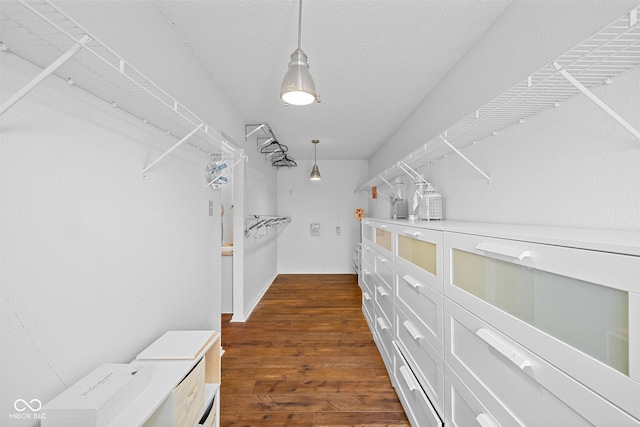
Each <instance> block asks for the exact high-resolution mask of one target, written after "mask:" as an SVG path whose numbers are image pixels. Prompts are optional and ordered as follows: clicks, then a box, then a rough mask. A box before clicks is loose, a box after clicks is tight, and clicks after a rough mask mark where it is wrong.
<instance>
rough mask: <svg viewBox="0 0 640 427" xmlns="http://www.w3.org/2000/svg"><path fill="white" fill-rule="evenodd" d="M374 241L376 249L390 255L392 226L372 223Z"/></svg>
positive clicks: (391, 250)
mask: <svg viewBox="0 0 640 427" xmlns="http://www.w3.org/2000/svg"><path fill="white" fill-rule="evenodd" d="M373 233H374V236H373V238H374V243H375V247H376V250H378V251H379V252H381V253H383V254H386V255H387V256H388V257H391V254H392V253H393V248H392V241H393V239H392V234H393V233H392V227H391V225H389V224H381V223H374V230H373Z"/></svg>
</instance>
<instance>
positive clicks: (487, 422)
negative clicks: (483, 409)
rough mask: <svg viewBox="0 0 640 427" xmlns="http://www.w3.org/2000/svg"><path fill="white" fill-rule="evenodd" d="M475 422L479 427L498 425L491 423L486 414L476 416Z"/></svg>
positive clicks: (495, 426) (496, 426) (494, 426)
mask: <svg viewBox="0 0 640 427" xmlns="http://www.w3.org/2000/svg"><path fill="white" fill-rule="evenodd" d="M476 421H477V422H478V424H480V426H481V427H498V425H497V424H496V423H494V422H493V419H492V418H491V417H490V416H489V415H487V414H480V415H478V416H477V417H476Z"/></svg>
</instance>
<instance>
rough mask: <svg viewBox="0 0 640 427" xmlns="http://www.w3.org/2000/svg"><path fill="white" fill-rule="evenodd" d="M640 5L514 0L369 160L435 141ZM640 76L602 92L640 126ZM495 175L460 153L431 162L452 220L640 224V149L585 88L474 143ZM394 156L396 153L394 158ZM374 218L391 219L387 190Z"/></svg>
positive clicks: (474, 155) (377, 161) (378, 161)
mask: <svg viewBox="0 0 640 427" xmlns="http://www.w3.org/2000/svg"><path fill="white" fill-rule="evenodd" d="M633 5H637V2H634V1H632V2H629V1H590V2H574V1H553V2H549V1H515V2H514V3H512V4H511V5H510V6H509V7H508V8H507V9H506V11H505V12H504V13H503V14H502V15H501V16H500V17H499V18H498V20H497V21H496V22H495V24H494V25H493V26H492V27H491V28H490V29H489V30H488V31H487V32H486V33H485V34H484V36H483V37H482V38H481V39H480V40H479V41H478V42H477V43H476V44H475V45H474V46H473V47H472V49H471V50H470V51H469V52H468V53H467V54H466V55H465V56H464V57H463V58H462V59H461V60H460V61H459V63H458V64H457V65H456V66H455V67H454V69H453V70H452V71H451V72H450V73H449V74H448V75H447V76H446V77H445V78H444V79H443V80H442V82H441V83H440V84H439V86H438V87H437V88H436V89H435V90H434V91H433V92H432V93H431V94H430V95H429V96H428V97H427V98H426V99H425V101H424V102H423V103H422V104H421V105H420V106H419V108H418V109H417V110H416V111H415V112H414V113H413V114H412V115H411V116H410V117H408V118H407V120H406V121H405V123H403V125H402V126H401V127H400V128H399V129H398V130H397V131H396V132H395V134H394V135H393V136H392V137H391V138H390V139H389V140H388V141H387V142H386V143H385V145H384V146H383V147H382V148H381V150H379V151H378V152H377V153H376V155H375V156H374V157H373V158H372V159H371V161H370V169H371V171H372V172H374V171H380V170H382V169H384V168H385V167H388V166H390V165H391V164H393V161H396V160H398V159H400V158H401V157H403V156H404V155H406V154H408V153H409V152H411V151H412V150H414V149H415V148H417V147H418V146H419V145H420V144H423V143H425V142H427V141H428V140H430V139H431V138H432V137H433V136H435V135H437V133H439V132H442V131H444V130H445V129H446V127H447V126H449V125H451V124H453V123H455V122H456V121H458V120H459V119H461V118H462V117H464V116H466V115H467V114H469V113H470V112H472V111H474V110H475V109H477V108H479V107H481V106H482V105H483V104H484V103H486V102H488V101H490V100H491V99H493V98H494V97H496V96H498V95H499V94H501V93H502V92H504V91H505V90H506V89H509V88H510V87H512V86H514V85H515V84H516V83H518V82H519V81H521V80H524V79H526V77H527V75H528V74H529V73H531V72H534V71H536V70H538V69H539V68H541V67H543V66H544V65H545V64H547V63H549V62H550V61H552V60H553V59H555V58H556V57H557V56H559V55H560V54H562V53H563V52H565V51H566V50H568V49H570V48H571V47H573V46H574V45H576V44H577V43H579V42H580V41H582V40H583V39H585V38H586V37H588V36H589V35H591V34H592V33H594V32H596V31H598V30H599V29H600V28H601V27H603V26H605V25H607V24H609V23H610V22H611V21H613V20H614V19H616V18H617V17H619V16H621V15H622V14H623V13H625V12H626V11H627V10H628V9H630V8H631V7H632V6H633ZM639 80H640V73H639V72H638V71H635V72H632V73H630V74H628V75H626V76H623V77H619V78H616V79H614V82H613V84H611V85H609V86H601V87H598V88H597V89H595V93H596V94H597V95H598V96H600V97H601V98H602V99H604V100H605V101H606V102H608V103H610V105H611V106H612V107H613V108H614V109H615V110H616V111H617V112H618V113H619V114H621V115H622V116H623V117H625V118H626V119H627V120H629V121H630V122H631V123H632V124H634V125H635V126H636V127H637V128H638V127H640V116H638V114H637V111H638V110H637V106H638V104H639V102H640V87H639V86H638V81H639ZM465 154H466V155H468V156H469V157H470V158H471V159H472V160H473V161H474V162H477V164H478V165H479V166H480V167H481V168H482V169H483V170H485V172H487V173H488V174H489V175H490V176H491V178H492V180H491V185H490V186H488V185H487V184H486V181H485V180H484V179H483V178H482V177H481V176H480V175H478V174H477V173H476V172H475V171H474V170H473V169H471V168H470V167H469V166H468V165H467V164H466V163H464V162H463V161H462V160H461V159H459V158H457V157H456V156H453V155H451V156H448V157H447V158H446V159H443V160H440V161H438V162H437V163H436V164H435V165H433V166H430V167H428V168H424V169H422V170H421V172H424V173H425V176H426V178H427V179H428V180H429V181H432V182H433V184H434V185H435V186H436V188H437V189H438V190H439V191H440V192H441V193H442V194H443V196H444V197H445V212H446V218H447V219H455V220H473V221H486V222H507V223H524V224H545V225H563V226H578V227H590V228H612V229H628V230H632V229H633V230H638V229H640V189H639V187H638V185H637V183H638V178H640V172H639V169H638V167H637V165H638V161H639V160H640V147H639V144H638V141H634V140H633V137H631V136H630V134H628V133H627V132H626V131H625V130H624V129H622V128H621V127H620V126H619V125H618V124H616V123H615V122H614V121H613V120H612V119H611V118H609V116H607V115H606V114H605V113H604V112H602V111H601V110H600V109H599V108H598V107H597V106H595V105H594V104H592V103H591V101H589V100H588V99H587V98H586V97H585V96H583V95H578V96H577V97H575V98H573V99H572V100H570V101H568V102H565V103H563V104H562V105H561V106H560V108H557V109H552V110H549V111H546V112H544V113H542V114H539V115H537V116H536V117H534V118H532V119H529V120H527V121H526V122H525V123H524V124H522V125H518V126H515V127H512V128H510V129H509V130H508V131H506V132H503V133H501V134H499V135H497V136H496V137H491V138H489V139H486V140H484V141H482V142H480V143H478V144H477V145H476V146H473V147H469V148H468V149H466V150H465ZM389 160H392V161H389ZM371 208H372V209H373V211H374V212H373V215H374V216H379V217H387V216H388V207H387V203H386V201H384V198H380V199H379V200H378V201H376V202H375V203H372V204H371Z"/></svg>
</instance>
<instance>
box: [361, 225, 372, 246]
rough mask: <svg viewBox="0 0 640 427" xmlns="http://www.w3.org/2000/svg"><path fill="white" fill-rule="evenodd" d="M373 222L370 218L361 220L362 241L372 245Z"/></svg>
mask: <svg viewBox="0 0 640 427" xmlns="http://www.w3.org/2000/svg"><path fill="white" fill-rule="evenodd" d="M373 224H374V222H373V221H371V220H370V219H366V218H365V219H363V220H362V243H364V244H368V245H373V243H374V240H373Z"/></svg>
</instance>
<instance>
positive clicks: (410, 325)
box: [402, 320, 424, 341]
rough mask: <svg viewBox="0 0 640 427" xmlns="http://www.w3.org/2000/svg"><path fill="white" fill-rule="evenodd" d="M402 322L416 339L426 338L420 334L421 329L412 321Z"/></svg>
mask: <svg viewBox="0 0 640 427" xmlns="http://www.w3.org/2000/svg"><path fill="white" fill-rule="evenodd" d="M402 324H403V325H404V328H405V329H406V330H407V332H409V333H410V334H411V336H412V337H413V339H414V340H416V341H418V340H419V339H421V338H424V337H423V336H422V335H420V331H418V329H416V327H415V326H414V325H413V323H411V322H410V321H408V320H405V321H404V322H403V323H402Z"/></svg>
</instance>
